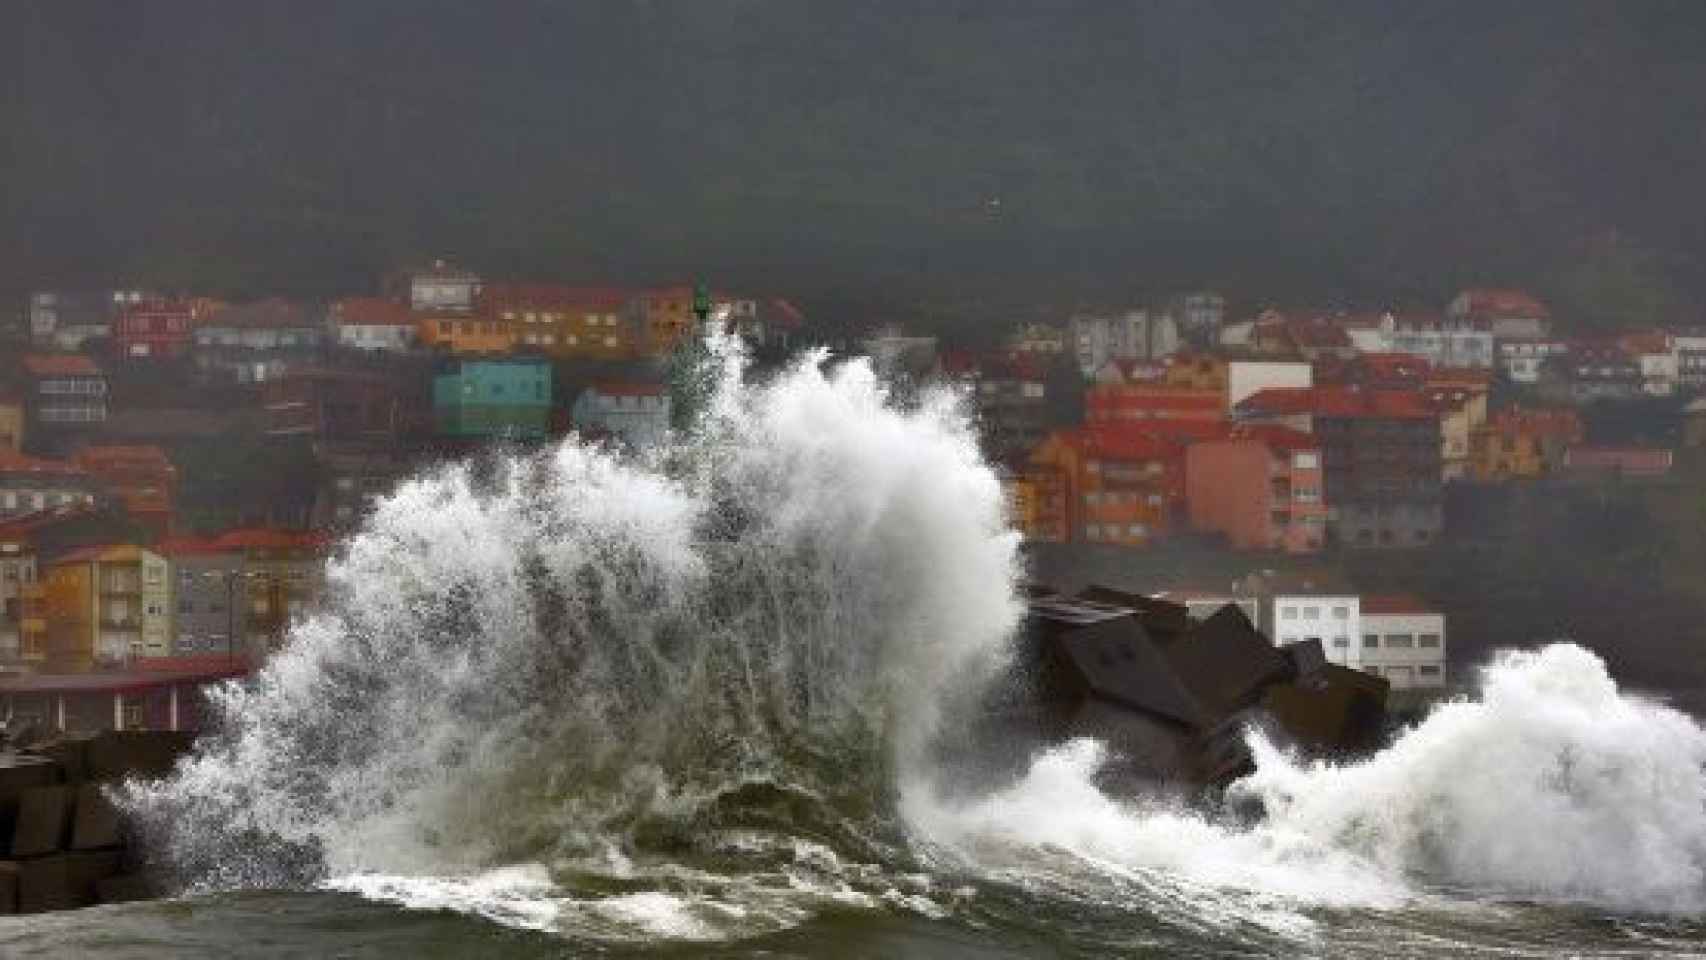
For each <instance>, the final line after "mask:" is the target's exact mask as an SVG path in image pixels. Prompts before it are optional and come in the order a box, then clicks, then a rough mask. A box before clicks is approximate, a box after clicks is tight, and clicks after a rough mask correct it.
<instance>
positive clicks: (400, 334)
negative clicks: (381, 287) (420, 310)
mask: <svg viewBox="0 0 1706 960" xmlns="http://www.w3.org/2000/svg"><path fill="white" fill-rule="evenodd" d="M330 320H331V322H332V327H333V328H334V329H335V330H336V331H337V336H338V345H339V346H342V347H348V348H350V349H353V350H379V351H384V352H387V353H406V352H408V351H409V350H410V349H412V348H413V347H414V345H415V318H414V315H413V314H411V313H410V312H409V308H408V307H405V306H403V305H402V304H400V303H396V302H394V301H391V300H382V299H379V298H377V297H357V298H352V299H349V300H339V301H338V302H337V303H334V304H332V309H331V315H330Z"/></svg>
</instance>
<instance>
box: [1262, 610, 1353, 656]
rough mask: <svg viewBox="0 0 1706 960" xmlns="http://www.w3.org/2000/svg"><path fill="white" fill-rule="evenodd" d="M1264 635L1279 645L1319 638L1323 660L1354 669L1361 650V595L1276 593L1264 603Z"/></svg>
mask: <svg viewBox="0 0 1706 960" xmlns="http://www.w3.org/2000/svg"><path fill="white" fill-rule="evenodd" d="M1268 609H1269V610H1270V611H1271V613H1270V619H1269V624H1270V625H1269V627H1268V635H1269V636H1271V637H1272V638H1273V641H1274V643H1276V644H1279V645H1281V646H1283V645H1285V644H1288V643H1296V642H1299V641H1303V640H1319V641H1320V642H1321V649H1322V651H1323V652H1325V653H1326V655H1327V659H1328V660H1329V661H1331V662H1333V663H1337V664H1340V665H1341V666H1346V667H1351V668H1352V669H1358V668H1360V667H1361V665H1362V652H1361V648H1360V647H1359V645H1358V643H1357V640H1358V638H1359V637H1360V636H1361V634H1362V613H1361V598H1359V597H1357V596H1354V595H1350V594H1287V593H1277V594H1275V595H1274V596H1273V599H1272V600H1271V601H1270V602H1269V604H1268Z"/></svg>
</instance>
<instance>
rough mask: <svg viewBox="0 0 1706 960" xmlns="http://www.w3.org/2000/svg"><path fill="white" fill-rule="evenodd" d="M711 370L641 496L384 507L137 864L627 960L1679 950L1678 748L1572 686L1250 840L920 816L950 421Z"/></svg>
mask: <svg viewBox="0 0 1706 960" xmlns="http://www.w3.org/2000/svg"><path fill="white" fill-rule="evenodd" d="M712 357H713V362H714V365H715V369H714V377H713V379H714V381H715V384H714V389H713V390H712V392H711V395H710V398H709V401H708V406H707V410H706V413H705V415H704V417H703V418H702V423H701V426H700V428H699V429H698V430H697V431H696V432H695V433H694V434H693V435H692V436H690V437H683V438H678V439H677V440H675V441H674V442H672V443H671V444H670V445H669V446H668V447H667V448H665V449H663V450H661V451H657V452H655V453H654V454H653V455H651V456H650V457H647V458H645V459H640V460H636V459H633V458H627V457H623V456H619V455H616V454H614V453H612V452H610V451H606V450H602V449H596V448H591V447H587V446H583V445H580V444H578V443H575V442H572V441H571V442H568V443H565V444H564V445H562V446H561V447H559V448H557V449H556V450H554V451H552V452H550V453H549V454H547V455H542V456H537V457H516V458H509V459H503V460H500V461H497V462H492V463H486V464H483V465H461V466H452V467H446V468H443V469H440V470H438V471H435V472H433V473H431V474H429V475H426V476H423V477H420V478H418V479H416V480H414V481H411V482H410V483H408V484H406V485H404V486H403V487H402V488H401V489H400V490H399V491H398V492H397V493H396V494H395V495H394V496H392V497H390V498H389V499H388V500H387V501H386V502H385V503H384V504H383V505H382V506H381V507H380V508H379V510H378V511H377V514H376V516H375V517H374V518H373V520H372V521H371V522H370V523H369V525H368V526H367V528H366V529H365V530H364V531H363V532H362V533H361V534H360V535H358V536H356V537H355V538H354V539H353V540H351V541H350V542H349V544H348V545H347V547H346V549H345V551H344V553H343V555H342V556H341V557H340V559H339V560H338V561H337V562H336V563H335V564H334V565H333V567H332V570H331V579H332V583H333V588H334V589H333V598H332V600H331V602H330V603H329V604H328V605H327V607H326V609H325V610H324V611H323V612H322V613H320V614H318V615H317V616H315V617H314V618H313V619H312V620H310V621H309V622H307V623H305V624H303V625H301V626H300V627H299V628H297V629H296V630H295V631H294V632H293V635H292V637H291V640H290V643H289V645H288V646H287V648H286V649H285V650H284V651H283V652H282V653H281V654H280V655H278V656H277V657H276V658H275V659H274V660H273V661H272V662H271V663H269V664H268V666H267V667H266V669H265V670H264V671H263V672H262V673H261V674H260V675H259V676H258V677H257V678H255V680H254V681H253V682H251V683H250V684H248V685H247V686H244V687H240V688H239V687H233V688H232V689H230V690H229V691H228V692H227V693H226V694H225V695H224V696H223V697H222V699H221V700H220V702H219V710H220V714H221V717H222V721H221V724H220V727H219V731H218V733H217V735H216V736H213V737H210V738H208V739H207V740H206V741H205V742H204V744H203V745H202V747H201V748H200V750H199V751H198V753H197V755H196V756H195V758H194V759H193V760H192V761H191V762H189V763H188V764H186V765H185V766H184V767H183V768H181V770H180V772H179V773H178V774H177V775H176V776H175V777H173V778H172V779H170V780H168V781H165V782H162V783H159V784H154V785H145V786H139V787H135V788H133V789H132V790H131V793H130V796H129V798H128V802H129V804H130V806H131V808H132V810H133V812H135V813H136V814H137V815H138V816H139V817H140V819H141V820H142V822H143V823H144V824H145V825H146V826H147V828H148V830H149V832H150V834H151V837H152V839H153V841H154V846H155V848H156V849H157V850H158V851H159V852H160V854H161V856H162V858H163V861H164V863H165V864H166V865H167V866H169V867H172V868H175V869H176V870H177V871H179V874H180V876H182V877H183V879H184V881H185V882H186V884H188V885H189V886H190V887H191V888H194V889H219V888H226V887H233V886H280V885H286V886H288V885H299V884H318V885H329V886H330V887H332V888H334V889H339V890H346V891H350V892H354V893H359V894H361V895H363V896H368V897H372V898H377V899H385V900H392V901H396V902H400V903H404V904H409V905H413V906H420V907H424V908H449V909H457V910H462V911H465V912H470V913H476V914H480V915H483V916H487V917H490V918H492V919H494V920H497V921H499V922H503V923H507V924H511V925H515V926H521V927H529V928H539V929H560V930H572V931H575V932H576V933H578V934H581V935H588V936H595V937H616V938H622V937H639V938H672V939H673V938H685V939H704V938H714V937H724V936H737V935H746V934H751V933H760V932H765V931H769V930H775V929H780V928H784V927H787V926H790V925H793V924H795V923H798V922H801V921H802V920H804V919H805V918H807V917H809V916H810V915H811V914H812V912H813V911H815V910H816V909H818V908H819V907H822V906H830V905H834V906H838V907H842V908H845V907H850V906H851V907H855V908H870V909H903V910H910V911H913V912H917V913H921V914H924V915H926V916H939V915H942V914H943V913H944V911H948V912H951V911H952V909H953V908H954V906H955V904H956V903H958V902H961V901H963V899H964V898H965V896H967V893H966V891H965V890H964V889H961V888H962V887H964V886H966V885H968V884H969V885H970V887H971V889H973V890H975V888H976V886H977V884H978V883H982V882H995V883H1002V884H1018V885H1020V886H1023V887H1034V888H1035V889H1037V890H1039V891H1043V892H1046V893H1047V894H1048V895H1053V896H1060V897H1094V898H1100V899H1102V900H1107V901H1112V902H1126V901H1130V900H1132V899H1133V898H1135V901H1136V902H1134V903H1133V904H1132V908H1133V909H1139V910H1146V911H1150V912H1152V913H1154V914H1156V915H1158V916H1161V917H1163V918H1166V919H1167V920H1169V921H1170V922H1180V923H1186V924H1207V925H1213V926H1227V925H1238V924H1249V923H1254V924H1258V925H1261V926H1263V927H1265V928H1268V929H1277V930H1279V931H1281V932H1295V931H1296V930H1298V929H1306V928H1307V927H1308V925H1309V921H1307V920H1304V919H1303V918H1302V915H1301V914H1300V913H1298V910H1299V909H1300V908H1304V907H1315V906H1327V907H1335V906H1358V907H1373V908H1388V907H1396V906H1399V905H1406V904H1413V903H1415V902H1417V900H1418V898H1420V897H1422V895H1421V894H1418V893H1417V892H1416V891H1417V890H1418V889H1424V888H1429V889H1431V888H1435V887H1438V886H1446V887H1456V888H1474V889H1475V890H1476V891H1478V892H1479V893H1481V894H1492V895H1494V896H1505V895H1508V896H1523V897H1533V896H1541V897H1557V898H1568V899H1581V900H1587V901H1591V902H1596V903H1604V904H1609V905H1615V906H1622V907H1634V908H1638V909H1651V910H1697V909H1700V906H1701V897H1702V891H1701V868H1702V864H1703V863H1706V814H1703V812H1702V811H1703V803H1706V790H1703V780H1702V775H1701V769H1702V764H1703V763H1706V734H1703V733H1702V731H1701V729H1700V728H1699V727H1698V726H1697V725H1695V724H1694V723H1693V722H1692V721H1690V720H1688V719H1687V718H1685V717H1683V716H1681V715H1679V714H1676V713H1674V712H1671V711H1669V710H1666V709H1664V708H1662V707H1658V706H1655V705H1652V704H1648V703H1645V702H1642V701H1640V700H1637V699H1632V698H1629V697H1626V696H1623V695H1620V694H1619V693H1618V691H1617V690H1616V688H1615V685H1614V684H1613V683H1612V682H1611V680H1610V679H1609V678H1608V677H1607V676H1606V674H1605V671H1604V667H1603V665H1602V664H1601V663H1600V662H1599V661H1598V660H1596V659H1595V658H1593V657H1592V656H1591V655H1590V654H1587V653H1585V652H1584V651H1581V650H1579V649H1576V648H1573V647H1568V646H1560V647H1553V648H1548V649H1547V650H1545V651H1543V652H1540V653H1536V654H1513V655H1510V656H1508V657H1506V658H1505V659H1503V660H1501V661H1500V662H1499V663H1497V664H1495V665H1494V666H1493V667H1492V668H1490V669H1489V670H1488V671H1487V673H1486V680H1485V684H1484V687H1485V691H1484V694H1483V696H1482V698H1481V699H1479V700H1476V701H1473V702H1462V703H1454V704H1451V705H1448V706H1446V707H1444V708H1442V709H1440V710H1439V711H1437V712H1436V713H1434V714H1433V715H1432V716H1431V717H1430V718H1429V719H1428V720H1426V721H1425V722H1424V723H1423V724H1421V725H1420V726H1419V727H1418V728H1416V729H1415V730H1413V731H1411V732H1409V733H1408V734H1407V735H1405V736H1404V737H1403V738H1402V739H1400V740H1399V741H1398V742H1397V743H1396V744H1394V745H1393V746H1392V747H1390V748H1389V749H1388V750H1386V751H1384V752H1383V753H1381V754H1379V755H1378V756H1376V757H1374V758H1372V759H1371V760H1369V761H1367V762H1365V763H1362V764H1358V765H1354V766H1345V767H1332V766H1321V765H1309V764H1301V763H1297V762H1294V761H1292V760H1291V759H1289V758H1287V757H1285V756H1283V755H1281V754H1280V753H1278V752H1277V751H1275V750H1273V749H1272V748H1270V747H1268V746H1267V745H1266V744H1262V743H1258V744H1257V745H1256V747H1257V756H1258V759H1259V770H1258V772H1257V773H1256V774H1255V775H1253V776H1252V777H1250V778H1249V779H1248V780H1246V781H1245V782H1243V783H1242V784H1240V785H1239V786H1238V788H1237V791H1238V792H1239V793H1242V794H1244V795H1246V796H1251V797H1256V798H1259V799H1260V800H1261V801H1262V802H1263V804H1264V805H1265V806H1266V809H1267V810H1268V818H1267V819H1266V821H1265V822H1264V823H1262V824H1260V825H1258V826H1254V827H1242V828H1241V827H1233V826H1228V825H1225V824H1223V823H1220V822H1217V821H1215V820H1212V819H1209V818H1205V817H1204V816H1202V815H1200V814H1197V813H1192V812H1188V811H1181V810H1177V809H1171V808H1162V807H1156V806H1148V805H1144V804H1142V803H1136V802H1127V801H1122V800H1116V799H1114V798H1110V797H1108V796H1105V795H1104V794H1102V793H1101V792H1100V791H1099V790H1098V789H1097V788H1096V787H1095V785H1094V783H1093V778H1094V775H1095V772H1096V769H1097V767H1098V765H1099V764H1100V763H1101V761H1102V754H1101V748H1100V747H1099V746H1098V745H1096V744H1091V743H1075V744H1068V745H1065V746H1063V747H1061V748H1059V749H1057V750H1056V751H1053V752H1050V753H1048V754H1045V755H1043V756H1041V757H1039V758H1038V759H1037V761H1036V762H1035V763H1034V765H1033V767H1032V769H1031V770H1030V772H1029V773H1028V774H1027V775H1026V776H1024V777H1023V778H1022V779H1021V780H1020V781H1019V782H1017V783H1015V784H1013V785H1011V786H1009V787H1007V788H1005V789H1002V790H999V791H997V792H996V793H994V794H993V795H988V796H984V797H981V798H975V799H970V800H967V799H964V798H960V799H954V800H947V799H943V797H945V796H952V795H953V794H952V790H951V788H952V787H953V786H954V785H953V784H941V783H938V782H937V775H936V772H935V770H934V769H933V768H932V766H931V760H930V757H931V751H930V749H929V748H930V746H931V743H932V741H933V739H934V737H935V735H936V734H937V733H938V732H939V731H940V730H941V729H942V726H943V725H944V724H946V723H953V722H957V721H958V720H959V719H961V714H960V711H961V710H962V709H963V708H964V706H965V705H966V704H968V703H969V702H971V700H972V699H973V698H974V697H975V695H976V693H977V692H978V690H979V689H980V686H981V685H982V684H983V683H984V682H985V681H986V680H987V679H988V678H989V677H990V676H992V675H993V673H994V672H995V671H997V670H998V669H999V668H1000V667H1001V666H1002V665H1003V663H1004V661H1005V657H1006V651H1007V641H1008V639H1009V637H1010V635H1011V632H1012V630H1013V629H1014V628H1015V626H1016V624H1017V620H1018V617H1019V614H1020V612H1021V609H1022V607H1021V604H1020V602H1019V601H1018V599H1017V597H1016V595H1015V590H1014V587H1015V584H1016V582H1017V578H1018V573H1019V562H1018V553H1017V539H1016V537H1015V535H1014V534H1013V533H1012V532H1011V531H1010V530H1009V529H1008V528H1007V526H1006V523H1005V518H1004V516H1003V506H1002V501H1001V496H1000V490H999V486H998V484H997V482H996V479H995V476H994V474H993V473H992V472H991V471H990V469H989V468H988V467H987V466H986V465H985V464H983V463H982V462H981V460H980V459H979V456H978V454H977V450H976V445H975V442H974V440H973V432H972V430H971V429H970V427H969V425H968V423H967V421H966V418H965V417H964V415H963V411H962V409H961V407H960V405H959V403H958V402H957V399H956V398H955V397H953V396H951V395H949V394H945V393H927V394H926V395H925V396H924V397H923V398H922V399H921V400H920V401H919V402H918V403H917V404H916V405H915V406H912V407H909V408H907V409H897V408H896V407H895V406H894V405H893V404H891V403H890V402H889V398H888V396H887V394H886V392H885V390H884V389H883V387H882V385H881V384H880V383H879V381H878V379H877V378H876V377H875V376H874V375H873V374H872V372H871V369H870V368H869V366H868V365H867V364H865V363H863V362H852V363H847V364H843V365H840V366H837V367H834V368H832V369H828V370H826V369H825V368H824V367H823V364H822V362H821V358H820V357H810V358H807V359H805V360H803V361H801V362H800V363H798V364H797V365H795V366H794V367H792V368H790V369H789V370H787V371H785V372H784V373H782V374H780V375H779V376H777V377H776V378H775V379H774V380H773V381H771V382H769V383H767V384H763V385H752V384H746V383H743V382H742V376H741V375H742V369H741V362H742V361H741V358H740V356H739V354H738V351H737V350H736V349H735V348H734V347H733V346H732V345H730V344H728V343H725V342H718V343H714V344H713V349H712ZM944 788H948V789H944ZM972 895H975V894H972ZM1435 898H1436V895H1434V894H1429V895H1428V897H1427V899H1429V900H1430V901H1431V900H1433V899H1435Z"/></svg>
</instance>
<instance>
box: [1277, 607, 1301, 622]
mask: <svg viewBox="0 0 1706 960" xmlns="http://www.w3.org/2000/svg"><path fill="white" fill-rule="evenodd" d="M1280 619H1281V620H1296V619H1297V608H1296V607H1281V608H1280Z"/></svg>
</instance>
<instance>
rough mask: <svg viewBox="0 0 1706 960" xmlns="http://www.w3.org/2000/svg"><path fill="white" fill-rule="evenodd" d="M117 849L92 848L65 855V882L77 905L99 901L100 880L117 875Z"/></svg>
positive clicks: (86, 904) (118, 869)
mask: <svg viewBox="0 0 1706 960" xmlns="http://www.w3.org/2000/svg"><path fill="white" fill-rule="evenodd" d="M121 869H122V867H121V865H120V862H119V852H118V851H117V850H92V851H87V852H84V853H68V854H66V855H65V871H66V876H65V882H66V886H67V888H68V889H69V891H70V893H71V897H72V899H74V900H76V901H77V905H78V906H80V907H81V906H88V905H89V904H92V903H100V902H101V898H100V884H101V881H103V880H106V879H109V878H111V877H115V876H118V875H119V871H120V870H121Z"/></svg>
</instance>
